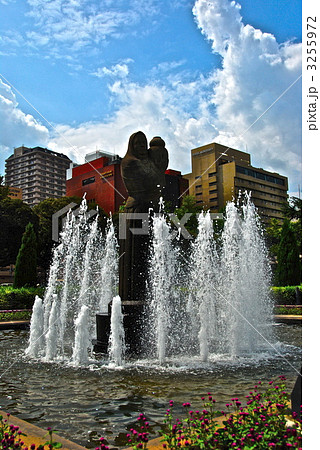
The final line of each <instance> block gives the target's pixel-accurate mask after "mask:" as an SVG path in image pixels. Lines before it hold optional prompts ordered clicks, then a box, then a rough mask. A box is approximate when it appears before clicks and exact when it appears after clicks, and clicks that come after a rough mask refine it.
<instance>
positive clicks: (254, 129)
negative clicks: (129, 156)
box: [1, 0, 301, 191]
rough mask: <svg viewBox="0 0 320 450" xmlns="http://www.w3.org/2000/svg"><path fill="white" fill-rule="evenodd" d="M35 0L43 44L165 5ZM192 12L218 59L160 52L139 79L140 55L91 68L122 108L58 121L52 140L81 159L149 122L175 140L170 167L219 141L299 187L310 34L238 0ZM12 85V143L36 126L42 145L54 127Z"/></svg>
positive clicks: (117, 24)
mask: <svg viewBox="0 0 320 450" xmlns="http://www.w3.org/2000/svg"><path fill="white" fill-rule="evenodd" d="M119 2H120V3H119V4H122V1H121V0H119ZM28 3H29V4H30V6H31V7H32V14H33V17H34V19H35V20H36V23H37V30H36V31H34V30H33V31H32V32H33V33H36V34H34V35H33V36H31V35H30V39H31V38H32V39H33V40H34V42H35V41H36V39H39V45H40V44H41V45H44V46H46V45H47V46H49V44H50V45H52V44H57V45H58V44H59V43H60V44H62V43H69V44H70V45H78V47H79V48H82V47H84V46H86V45H87V43H92V44H94V43H95V42H96V43H100V42H102V41H103V40H104V39H106V37H107V36H111V35H115V34H117V33H121V32H123V31H124V28H125V26H126V25H128V26H129V27H130V29H131V28H132V24H133V23H137V22H138V21H139V20H140V17H141V14H143V11H142V10H143V8H145V9H146V11H148V13H149V14H150V15H152V14H155V11H156V8H157V6H156V5H157V2H155V1H153V0H149V1H148V2H144V3H143V4H141V2H138V1H137V0H130V5H131V6H132V10H131V11H130V12H129V11H128V12H127V11H126V10H123V11H122V12H121V11H120V10H116V9H112V8H111V5H112V4H113V2H109V1H108V0H104V1H102V0H101V1H97V2H94V4H93V3H92V2H89V1H87V0H85V1H81V2H80V1H78V0H72V1H66V0H53V1H51V2H46V1H44V0H29V2H28ZM103 4H104V7H105V6H106V5H107V6H108V7H109V6H110V8H109V12H110V14H109V15H108V14H106V15H105V14H102V9H103V8H102V7H103ZM141 8H142V9H141ZM117 12H119V14H117ZM120 12H121V14H120ZM193 14H194V18H195V22H196V24H197V26H198V27H199V30H201V33H202V34H203V35H204V37H205V38H206V39H207V40H208V41H209V42H210V43H211V45H212V52H213V53H216V54H219V55H220V56H221V67H220V68H219V69H215V70H213V71H212V72H211V73H206V74H203V75H199V72H198V73H197V75H196V76H193V77H192V74H191V73H190V72H189V73H188V75H187V76H185V75H186V73H185V72H182V71H180V72H179V68H181V69H182V68H183V67H182V66H183V64H184V60H183V59H181V60H180V61H162V62H159V61H156V60H155V66H154V68H153V69H151V70H150V72H149V73H146V77H145V80H146V81H145V82H141V83H138V82H133V81H132V80H131V79H130V71H129V64H130V63H133V61H129V60H122V61H119V62H118V63H117V64H114V65H110V66H107V65H106V66H101V67H99V68H97V69H96V71H95V72H94V73H92V75H95V76H96V77H100V78H101V79H105V83H106V89H107V94H108V98H109V101H110V103H112V106H113V107H114V111H115V112H114V113H112V115H110V116H108V117H105V120H104V121H100V122H87V123H83V124H80V125H77V126H70V125H64V124H60V125H57V126H56V127H55V131H54V132H53V133H52V134H51V137H50V140H49V142H47V143H46V145H47V146H48V148H52V149H53V150H56V151H61V152H64V153H66V154H68V156H69V157H70V158H72V159H73V160H75V161H77V162H83V160H84V159H83V158H84V155H85V153H88V152H91V151H93V150H95V149H96V148H99V149H103V150H106V151H110V152H115V153H118V154H120V155H122V156H123V155H124V154H125V152H126V148H127V142H128V138H129V136H130V134H131V133H133V132H135V131H137V130H139V129H141V130H142V131H144V132H145V133H146V135H147V137H148V139H151V138H152V137H153V136H154V135H161V136H162V137H163V138H164V139H165V141H166V144H167V148H168V150H169V154H170V167H171V168H174V169H178V170H181V171H182V172H184V173H186V172H188V171H190V150H191V149H192V148H194V147H197V146H200V145H204V144H207V143H209V142H213V141H216V142H220V143H221V144H224V145H230V146H232V147H234V148H237V149H239V150H243V151H248V152H249V153H250V154H251V156H252V163H253V165H255V166H258V167H263V168H265V169H267V170H272V171H278V172H280V173H281V174H284V175H287V176H288V177H289V181H290V182H291V185H290V190H292V191H296V190H297V185H298V184H300V183H301V181H300V180H301V81H296V80H298V78H299V76H300V73H301V44H297V43H293V42H286V43H283V44H279V43H278V42H277V41H276V38H275V37H274V36H273V35H272V34H269V33H265V32H262V31H261V30H258V29H255V28H254V27H252V26H251V25H244V24H243V21H242V17H241V7H240V5H239V4H237V3H236V2H235V1H229V0H210V1H206V0H196V1H195V4H194V7H193ZM132 21H133V22H132ZM134 21H136V22H134ZM76 33H78V34H76ZM37 34H38V35H39V36H38V37H37ZM75 37H77V39H75ZM41 39H42V41H40V40H41ZM52 49H54V45H53V46H52ZM150 80H152V81H150ZM290 85H292V88H291V89H288V87H289V86H290ZM6 88H7V91H6V92H7V96H5V95H3V93H2V96H3V98H2V97H1V101H2V103H3V108H5V109H6V111H8V112H7V115H6V117H5V118H4V120H8V127H7V128H5V129H6V133H7V136H5V137H4V138H2V142H3V146H4V147H3V148H9V147H12V146H15V145H21V143H24V144H25V145H28V142H29V141H28V136H29V134H28V133H30V136H35V137H37V136H38V138H37V139H35V140H34V141H33V142H32V143H31V144H30V145H35V144H34V142H36V145H41V143H42V142H44V141H45V140H46V139H47V137H48V131H47V130H46V128H45V127H43V126H41V124H39V123H38V122H37V121H36V120H35V119H34V118H33V117H31V116H28V115H26V114H23V113H22V111H21V110H20V109H19V106H18V105H17V102H16V99H15V96H14V95H13V94H12V92H11V90H10V89H9V90H8V86H7V87H6ZM286 90H287V92H286ZM284 92H286V93H285V94H284V95H282V94H283V93H284ZM278 98H279V100H278V101H277V102H275V100H276V99H278ZM274 102H275V103H274ZM273 103H274V105H273V106H272V107H271V108H270V105H272V104H273ZM259 117H260V119H259V120H257V119H258V118H259ZM9 118H11V119H12V120H11V119H10V120H9ZM9 122H10V123H9ZM5 123H6V122H5ZM18 124H20V125H19V132H16V131H15V130H16V128H15V127H17V128H18ZM10 127H11V131H10ZM12 136H13V137H12ZM17 136H18V137H19V142H16V139H17ZM22 141H23V142H22ZM5 142H6V143H5Z"/></svg>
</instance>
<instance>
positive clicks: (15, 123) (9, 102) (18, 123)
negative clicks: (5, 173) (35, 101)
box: [0, 80, 49, 158]
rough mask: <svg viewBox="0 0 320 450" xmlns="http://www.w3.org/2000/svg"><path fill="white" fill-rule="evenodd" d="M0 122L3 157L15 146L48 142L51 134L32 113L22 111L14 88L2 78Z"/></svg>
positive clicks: (0, 148) (0, 86) (0, 82)
mask: <svg viewBox="0 0 320 450" xmlns="http://www.w3.org/2000/svg"><path fill="white" fill-rule="evenodd" d="M0 123H1V141H0V152H1V156H2V158H4V157H8V156H10V154H11V153H12V151H13V148H14V147H19V146H20V145H26V146H36V145H45V144H46V143H47V140H48V136H49V133H48V130H47V128H46V127H44V126H43V125H41V124H40V123H39V122H38V121H37V120H35V118H34V117H33V116H32V115H30V114H25V113H24V112H22V111H21V109H20V108H19V105H18V102H17V100H16V96H15V94H14V93H13V92H12V89H11V88H10V86H9V85H7V84H6V83H4V82H3V81H2V80H0Z"/></svg>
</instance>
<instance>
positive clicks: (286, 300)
mask: <svg viewBox="0 0 320 450" xmlns="http://www.w3.org/2000/svg"><path fill="white" fill-rule="evenodd" d="M296 288H298V289H299V291H300V292H301V294H302V286H301V285H300V286H285V287H272V288H271V293H272V298H273V302H274V304H275V305H296V304H297V302H296ZM44 290H45V288H43V287H36V288H20V289H14V288H13V287H12V286H0V310H4V309H32V306H33V303H34V299H35V296H36V295H38V296H39V297H43V294H44Z"/></svg>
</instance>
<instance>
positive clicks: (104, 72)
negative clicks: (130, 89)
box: [92, 60, 132, 78]
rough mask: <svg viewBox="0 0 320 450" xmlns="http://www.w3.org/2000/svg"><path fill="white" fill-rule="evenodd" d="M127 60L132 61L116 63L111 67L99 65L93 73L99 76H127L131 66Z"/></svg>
mask: <svg viewBox="0 0 320 450" xmlns="http://www.w3.org/2000/svg"><path fill="white" fill-rule="evenodd" d="M127 62H132V60H127V61H126V62H122V63H117V64H114V65H113V66H111V67H110V69H109V68H108V67H99V68H98V69H97V70H96V71H95V72H93V73H92V75H94V76H96V77H98V78H104V77H112V78H126V77H127V76H128V75H129V67H128V64H127Z"/></svg>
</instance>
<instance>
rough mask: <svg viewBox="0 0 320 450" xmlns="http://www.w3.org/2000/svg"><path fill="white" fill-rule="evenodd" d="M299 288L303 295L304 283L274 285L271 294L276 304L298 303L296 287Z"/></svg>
mask: <svg viewBox="0 0 320 450" xmlns="http://www.w3.org/2000/svg"><path fill="white" fill-rule="evenodd" d="M297 288H298V289H299V291H300V292H301V295H302V285H301V284H300V286H284V287H282V286H281V287H278V286H273V287H272V288H271V295H272V299H273V302H274V304H275V305H295V304H296V289H297Z"/></svg>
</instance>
